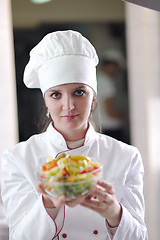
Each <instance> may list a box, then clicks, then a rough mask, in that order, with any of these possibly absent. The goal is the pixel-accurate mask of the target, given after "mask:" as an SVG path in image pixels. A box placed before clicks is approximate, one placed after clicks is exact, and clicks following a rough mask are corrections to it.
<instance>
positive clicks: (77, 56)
mask: <svg viewBox="0 0 160 240" xmlns="http://www.w3.org/2000/svg"><path fill="white" fill-rule="evenodd" d="M98 61H99V60H98V56H97V53H96V50H95V48H94V47H93V46H92V44H91V43H90V42H89V41H88V40H87V39H86V38H85V37H83V36H82V35H81V34H80V33H79V32H76V31H72V30H68V31H57V32H52V33H49V34H47V35H46V36H45V37H44V38H43V39H42V40H41V41H40V42H39V43H38V44H37V45H36V46H35V47H34V48H33V49H32V50H31V52H30V60H29V62H28V64H27V65H26V67H25V71H24V79H23V80H24V83H25V85H26V86H27V87H28V88H40V89H41V91H42V93H43V94H44V93H45V91H46V90H47V89H49V88H51V87H54V86H58V85H61V84H65V83H84V84H87V85H88V86H90V87H91V88H93V90H94V91H95V92H97V80H96V66H97V64H98Z"/></svg>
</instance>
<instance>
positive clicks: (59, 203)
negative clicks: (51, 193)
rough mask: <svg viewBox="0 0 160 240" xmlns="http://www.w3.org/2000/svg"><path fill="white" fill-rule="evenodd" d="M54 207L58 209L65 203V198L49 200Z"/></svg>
mask: <svg viewBox="0 0 160 240" xmlns="http://www.w3.org/2000/svg"><path fill="white" fill-rule="evenodd" d="M51 199H52V201H53V202H54V205H55V207H57V208H59V207H61V206H62V205H64V204H65V203H66V196H64V195H63V196H60V197H59V198H51Z"/></svg>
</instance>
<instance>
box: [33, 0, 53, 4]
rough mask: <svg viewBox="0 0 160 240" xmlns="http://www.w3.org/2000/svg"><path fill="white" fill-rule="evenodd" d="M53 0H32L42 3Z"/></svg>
mask: <svg viewBox="0 0 160 240" xmlns="http://www.w3.org/2000/svg"><path fill="white" fill-rule="evenodd" d="M50 1H52V0H31V2H33V3H36V4H42V3H47V2H50Z"/></svg>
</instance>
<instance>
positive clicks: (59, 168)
mask: <svg viewBox="0 0 160 240" xmlns="http://www.w3.org/2000/svg"><path fill="white" fill-rule="evenodd" d="M100 171H101V165H100V163H99V162H94V161H92V160H91V159H90V158H87V157H85V156H81V155H66V154H65V153H62V154H60V155H59V156H58V157H57V158H56V159H51V158H48V159H47V162H46V163H45V164H44V165H43V166H42V168H41V170H40V179H41V181H42V183H43V185H44V188H45V190H46V191H47V192H48V193H49V194H51V195H52V196H53V197H55V198H57V197H59V196H61V195H65V196H66V197H67V199H68V200H71V199H74V198H76V197H78V196H80V195H87V194H88V191H89V190H90V189H91V188H92V187H94V186H95V185H96V182H97V177H98V175H99V173H100Z"/></svg>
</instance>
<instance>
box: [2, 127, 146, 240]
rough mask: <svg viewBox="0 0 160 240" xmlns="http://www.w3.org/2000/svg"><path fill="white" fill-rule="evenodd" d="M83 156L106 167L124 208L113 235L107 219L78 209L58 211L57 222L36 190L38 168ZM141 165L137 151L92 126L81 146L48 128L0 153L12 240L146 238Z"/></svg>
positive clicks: (64, 208)
mask: <svg viewBox="0 0 160 240" xmlns="http://www.w3.org/2000/svg"><path fill="white" fill-rule="evenodd" d="M62 152H66V153H68V154H72V155H77V154H78V155H85V156H88V157H92V158H95V159H96V160H100V161H101V163H102V164H103V179H104V180H106V181H108V182H110V183H111V184H113V186H114V188H115V192H116V197H117V200H118V202H119V203H120V204H121V206H122V217H121V221H120V223H119V226H118V228H117V230H116V232H115V234H114V235H113V236H112V235H111V234H110V231H109V228H108V225H107V223H106V221H105V219H104V218H103V217H102V216H100V215H99V214H98V213H96V212H94V211H92V210H90V209H87V208H85V207H82V206H80V205H78V206H76V207H74V208H70V207H68V206H63V207H61V208H60V210H59V212H58V214H57V216H56V217H55V219H53V218H52V216H51V215H50V214H49V213H48V211H47V209H46V208H45V206H44V204H43V199H42V194H40V193H38V192H37V190H36V189H37V185H38V179H37V173H36V169H37V167H38V166H39V165H41V164H42V163H44V161H45V160H46V158H47V157H51V158H55V157H56V156H57V155H58V154H59V153H62ZM143 173H144V171H143V164H142V160H141V157H140V154H139V152H138V150H137V149H136V148H135V147H133V146H129V145H127V144H125V143H122V142H119V141H117V140H115V139H112V138H110V137H108V136H106V135H102V134H99V133H97V132H95V131H94V129H93V127H92V126H91V125H90V126H89V129H88V130H87V133H86V136H85V139H84V143H83V145H82V146H81V147H78V148H75V149H69V148H68V146H67V142H66V141H65V139H64V138H63V136H62V135H61V134H60V133H59V132H58V131H56V129H55V128H54V127H53V126H52V124H50V125H49V127H48V128H47V130H46V132H44V133H41V134H37V135H34V136H32V137H31V138H30V139H29V140H27V141H25V142H21V143H19V144H17V145H16V146H15V147H13V148H12V149H9V150H7V151H5V152H4V154H3V155H2V181H1V182H2V192H1V194H2V200H3V204H4V207H5V210H6V217H7V221H8V224H9V228H10V240H22V239H23V240H35V239H38V240H44V239H45V240H51V239H55V240H62V239H64V238H66V240H67V239H68V240H82V239H83V240H88V239H90V240H94V239H98V240H110V239H114V240H147V239H148V237H147V230H146V226H145V223H144V199H143Z"/></svg>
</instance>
